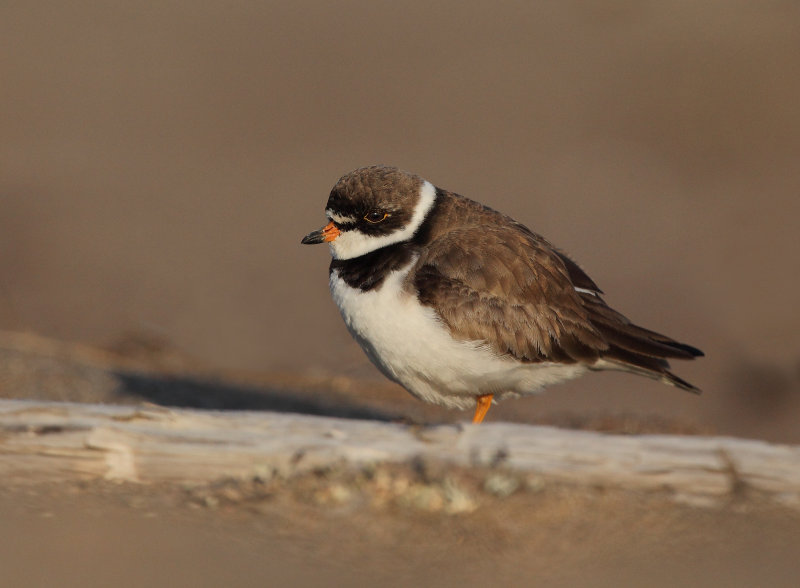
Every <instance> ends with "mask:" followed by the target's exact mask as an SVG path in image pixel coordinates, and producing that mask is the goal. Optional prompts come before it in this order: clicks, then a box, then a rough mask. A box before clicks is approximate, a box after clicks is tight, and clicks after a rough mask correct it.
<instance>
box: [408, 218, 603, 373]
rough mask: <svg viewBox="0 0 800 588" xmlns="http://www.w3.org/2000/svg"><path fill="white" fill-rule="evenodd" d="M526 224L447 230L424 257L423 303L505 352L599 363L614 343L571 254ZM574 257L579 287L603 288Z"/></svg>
mask: <svg viewBox="0 0 800 588" xmlns="http://www.w3.org/2000/svg"><path fill="white" fill-rule="evenodd" d="M520 228H521V227H519V226H517V225H503V226H499V227H489V226H484V227H480V228H477V227H470V228H465V229H460V230H455V231H450V232H448V233H446V234H444V235H441V236H440V237H439V238H438V239H436V241H435V244H434V245H433V246H432V247H429V248H427V249H426V250H425V252H424V253H423V254H422V256H421V257H420V259H419V260H418V262H417V267H416V272H415V278H414V287H415V288H416V290H417V292H418V294H419V297H420V299H421V301H422V303H423V304H426V305H429V306H431V307H433V308H434V309H435V310H436V312H437V313H438V315H439V317H440V318H441V319H442V321H443V322H444V323H445V324H446V325H447V326H448V328H449V329H450V332H451V333H452V334H453V336H454V337H456V338H457V339H460V340H466V341H481V342H485V344H487V345H489V346H490V347H491V348H492V349H494V350H495V351H496V352H498V353H500V354H508V355H511V356H513V357H515V358H517V359H520V360H522V361H529V362H542V361H562V362H576V361H588V362H589V363H591V362H593V361H594V360H595V359H596V358H598V357H599V356H600V355H602V353H603V352H604V351H606V350H607V349H608V347H609V345H608V343H607V342H606V340H605V338H604V337H603V336H602V334H601V333H600V332H599V331H598V329H597V328H596V327H595V326H594V325H593V324H592V322H591V321H590V319H589V314H588V312H587V310H586V308H585V306H584V303H583V301H582V300H581V297H580V296H579V294H578V292H576V291H575V284H573V281H572V280H571V279H570V270H568V268H567V265H566V264H565V262H564V258H563V257H562V255H561V254H559V253H557V252H556V251H555V250H554V249H553V248H552V247H551V246H550V245H549V243H547V242H546V241H545V240H544V239H542V238H541V237H539V236H538V235H535V234H534V233H531V232H528V231H520V230H519V229H520ZM567 259H568V258H567ZM568 261H569V263H570V264H571V265H572V266H574V268H573V269H572V272H573V273H575V274H576V276H578V279H579V281H580V283H581V285H580V286H578V287H586V288H587V289H595V290H596V289H597V287H596V286H595V285H594V282H592V281H591V280H590V279H589V278H588V276H586V275H585V274H584V273H583V272H582V271H581V270H580V269H579V268H578V267H577V265H575V264H574V263H573V262H572V261H571V260H568ZM578 272H579V273H578Z"/></svg>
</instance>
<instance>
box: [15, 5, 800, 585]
mask: <svg viewBox="0 0 800 588" xmlns="http://www.w3.org/2000/svg"><path fill="white" fill-rule="evenodd" d="M799 55H800V6H799V5H797V4H796V3H791V2H773V3H766V4H765V3H760V4H758V5H757V6H756V5H754V4H753V3H751V2H745V1H743V0H733V1H731V0H725V1H723V0H702V1H698V2H684V1H676V2H669V3H643V2H636V1H630V0H620V1H613V2H600V3H586V2H571V1H566V2H560V3H522V4H520V3H503V2H501V3H482V2H461V3H458V4H457V5H456V4H452V5H447V4H437V3H433V4H432V3H430V2H408V3H403V5H402V7H401V6H400V5H394V4H380V3H374V2H366V1H360V0H355V1H351V2H345V3H322V2H316V1H309V2H302V3H285V2H259V3H248V2H218V1H212V0H208V1H204V2H192V3H186V2H171V3H161V4H158V5H144V4H141V5H140V4H136V3H133V4H127V5H124V6H123V5H118V6H117V5H114V6H111V5H108V4H107V3H103V2H96V1H94V0H85V1H81V2H72V3H61V4H59V3H52V2H36V1H32V2H25V3H3V4H2V5H0V79H2V80H3V82H2V88H3V89H2V92H0V128H2V132H0V205H1V206H2V214H0V329H3V330H4V331H13V332H16V333H20V332H24V333H39V334H42V335H45V336H48V337H53V338H56V339H60V340H63V341H81V342H83V343H86V344H88V345H89V346H90V347H89V348H86V349H83V350H82V351H80V352H79V353H78V355H79V356H80V358H78V359H76V356H75V353H77V352H76V351H75V348H74V347H73V346H71V345H70V346H68V350H66V351H64V350H61V351H59V350H58V349H59V347H58V345H56V346H55V347H56V350H55V352H53V348H52V347H48V349H49V351H48V350H46V349H42V347H41V346H42V345H44V346H45V347H47V346H48V345H49V344H45V343H42V341H39V340H36V341H34V342H33V343H30V341H29V343H28V344H26V343H24V342H23V343H20V339H19V336H18V335H16V334H15V335H13V336H10V339H9V340H8V341H10V342H8V344H4V346H3V352H2V353H0V394H2V395H4V396H8V397H20V398H42V399H56V400H58V399H61V400H75V401H85V402H126V403H135V402H153V403H156V404H166V405H174V406H194V407H207V408H221V409H225V408H245V409H252V410H281V411H299V412H306V413H311V414H332V415H338V416H348V417H352V418H377V419H383V420H396V419H405V420H409V421H412V422H446V421H452V420H464V419H466V418H468V417H467V416H466V415H464V414H463V413H452V412H448V411H443V410H439V409H436V408H431V407H426V406H424V405H421V404H420V403H418V402H417V401H415V400H413V399H412V398H410V397H409V396H408V395H407V394H406V393H405V392H404V391H402V390H400V389H399V388H398V387H396V386H393V385H391V384H389V383H386V382H385V381H383V380H382V379H381V378H380V377H379V376H378V375H377V373H376V372H375V370H374V369H373V368H372V367H371V366H370V365H369V364H368V362H367V361H366V359H365V358H364V357H363V354H362V353H361V351H360V350H359V349H358V348H357V346H356V345H355V344H354V343H353V342H352V341H351V340H350V337H349V335H348V334H347V332H346V330H345V329H344V327H343V325H342V324H341V320H340V318H339V316H338V313H337V312H336V309H335V307H334V306H333V304H332V303H331V301H330V297H329V294H328V292H327V284H326V266H327V263H328V254H327V252H326V251H325V250H324V248H316V249H312V248H307V247H301V246H300V245H299V240H300V238H301V237H302V236H303V235H304V234H306V233H307V232H308V231H309V230H311V229H314V228H317V227H319V226H320V225H321V224H322V223H323V206H324V202H325V199H326V197H327V193H328V191H329V189H330V187H331V185H332V184H333V183H334V182H335V180H336V179H337V178H338V177H339V176H340V175H341V174H343V173H344V172H346V171H348V170H350V169H353V168H355V167H358V166H360V165H365V164H370V163H389V164H395V165H399V166H401V167H403V168H406V169H409V170H411V171H414V172H417V173H420V174H422V175H424V176H426V177H427V178H428V179H430V180H431V181H433V182H434V183H436V184H438V185H441V186H442V187H445V188H448V189H452V190H455V191H458V192H460V193H463V194H465V195H467V196H470V197H473V198H475V199H478V200H481V201H483V202H485V203H487V204H489V205H491V206H493V207H495V208H497V209H500V210H502V211H504V212H507V213H509V214H511V215H512V216H514V217H515V218H517V219H518V220H520V221H522V222H524V223H525V224H528V225H529V226H531V227H532V228H534V229H535V230H537V231H540V232H542V233H543V234H544V235H546V236H547V237H548V238H550V239H551V240H552V241H553V242H555V243H556V244H557V245H559V246H561V247H562V248H564V249H565V250H566V251H567V252H569V253H570V254H571V255H572V256H574V257H575V258H576V259H577V260H578V261H579V262H580V263H581V264H582V266H583V267H584V268H585V269H586V270H587V271H588V273H589V274H590V275H591V276H592V277H593V278H594V279H595V280H596V281H597V282H598V284H599V285H600V286H601V287H602V288H603V290H604V291H605V292H606V293H607V300H608V301H609V302H610V303H611V305H612V306H614V307H617V308H619V309H620V310H621V311H623V312H624V313H625V314H627V315H628V316H630V317H631V318H632V319H633V320H635V321H637V322H640V323H642V324H643V325H645V326H647V327H651V328H654V329H656V330H662V331H665V332H667V333H668V334H670V335H673V336H675V337H677V338H679V339H681V340H685V341H686V342H688V343H691V344H693V345H696V346H698V347H700V348H702V349H703V350H704V351H706V353H707V357H706V358H704V359H702V360H700V361H697V362H694V363H691V364H682V365H679V366H676V371H677V372H678V373H679V374H680V375H681V376H682V377H685V378H686V379H688V380H689V381H691V382H693V383H696V384H697V385H699V386H700V387H702V388H703V389H704V391H705V394H704V395H703V396H701V397H694V396H691V395H688V394H683V393H681V392H679V391H677V390H672V389H669V388H666V387H664V386H662V385H660V384H658V383H655V382H649V381H645V380H643V379H639V378H634V377H630V376H625V375H620V374H600V375H595V376H592V377H589V378H584V379H583V380H580V381H577V382H574V383H571V384H569V385H565V386H561V387H558V388H554V389H552V390H551V391H549V392H548V393H547V394H545V395H543V396H542V397H540V398H535V399H533V398H531V399H525V400H521V401H517V402H508V403H504V404H502V405H500V406H498V407H496V408H493V409H492V412H491V413H490V415H489V418H490V419H496V420H511V421H518V422H529V423H533V422H546V423H555V424H559V425H561V426H568V427H579V428H593V429H601V430H608V431H614V432H627V433H636V432H655V431H658V432H673V433H688V434H694V433H717V434H726V435H736V436H742V437H753V438H761V439H766V440H770V441H773V442H784V443H800V427H798V426H797V423H798V422H800V313H798V312H797V292H798V289H800V283H798V280H800V278H799V277H798V276H800V272H798V271H797V268H798V267H800V261H799V260H798V247H797V235H796V233H797V231H796V219H797V218H800V199H798V197H797V195H798V194H800V166H798V165H797V161H798V159H800V109H798V108H797V104H798V103H800V77H798V76H797V75H795V73H796V72H797V69H798V63H800V62H799V61H798V59H800V58H798V56H799ZM34 339H35V337H34ZM11 340H13V341H11ZM4 341H6V339H4ZM26 345H28V346H27V347H26ZM108 352H112V353H113V354H114V358H113V361H111V363H108V362H109V358H108V356H107V355H104V354H105V353H108ZM187 358H192V359H191V360H189V359H187ZM212 502H213V501H212ZM195 503H196V501H195V500H193V499H192V498H191V497H188V498H187V496H186V495H185V493H183V492H182V491H181V490H180V489H175V488H162V489H148V488H137V487H116V486H110V487H105V486H103V487H94V486H91V487H72V486H64V487H52V488H36V489H27V490H26V489H20V488H5V487H3V486H2V484H0V517H2V521H3V530H4V533H3V534H2V537H0V541H2V548H0V564H1V565H0V568H2V570H3V577H4V579H5V578H11V579H13V580H14V582H11V583H15V584H16V585H30V586H39V585H43V584H46V585H53V584H54V583H55V584H58V585H78V584H80V585H86V580H87V579H88V580H90V581H92V582H93V583H94V584H96V585H107V584H110V583H113V584H116V585H142V584H153V585H167V584H169V585H187V586H188V585H192V586H197V585H209V586H211V585H221V584H232V585H249V584H254V585H255V584H258V585H264V584H268V585H270V584H274V585H279V584H281V583H290V582H292V583H299V584H302V583H306V584H320V583H322V582H324V583H325V584H326V585H335V584H337V583H338V584H340V585H348V584H352V583H353V582H354V581H355V580H358V579H366V580H367V581H368V583H374V584H384V585H391V584H392V583H394V584H396V585H407V584H440V585H448V584H450V585H455V584H459V585H481V584H486V583H489V582H490V581H493V580H497V579H501V580H503V581H504V582H505V583H506V584H508V585H515V584H516V585H530V584H531V583H534V582H535V583H536V584H537V585H547V584H548V583H549V584H552V585H592V586H602V585H609V586H612V585H613V586H619V585H625V584H632V585H642V584H645V583H646V584H647V585H659V583H661V585H667V584H669V585H674V584H675V583H680V584H683V585H703V586H707V585H730V586H737V585H739V586H752V585H772V586H781V585H787V586H788V585H790V583H789V580H787V578H789V579H791V578H796V577H797V575H798V566H797V563H796V562H797V561H800V558H798V551H797V549H798V543H799V542H798V541H797V540H796V537H798V536H800V533H799V532H798V528H797V520H796V518H794V516H793V515H790V514H789V513H787V512H784V511H780V510H775V509H769V508H766V507H763V506H759V505H758V504H757V502H756V503H751V502H749V501H746V502H745V503H744V504H739V505H730V506H729V507H725V508H722V509H720V510H714V511H709V510H693V509H690V508H688V507H677V506H670V505H668V504H666V503H663V502H661V501H659V500H657V499H656V498H653V497H641V496H629V495H616V494H602V495H587V494H582V493H577V494H576V493H574V492H571V491H568V490H564V491H563V492H562V491H557V490H547V491H546V492H544V493H539V494H535V495H534V494H528V493H522V494H520V495H514V496H511V497H510V498H508V499H504V500H499V499H498V500H496V501H495V503H493V504H489V505H488V506H487V507H486V508H481V509H479V510H478V511H476V512H475V513H471V514H469V515H463V516H457V517H449V516H441V515H440V514H437V515H435V516H434V515H431V514H429V513H428V514H425V513H419V512H416V511H413V512H412V511H408V510H403V509H385V510H379V511H373V510H369V509H366V510H359V509H355V510H350V511H348V510H346V509H345V510H344V511H341V509H336V508H327V507H324V506H321V505H319V504H316V503H313V501H311V502H309V501H308V500H305V499H304V498H303V496H302V494H300V495H296V496H294V497H287V498H285V499H280V498H278V499H275V500H272V501H268V502H267V503H266V504H265V505H262V506H259V507H258V508H255V509H254V508H252V507H251V505H248V504H244V503H242V502H241V501H238V502H237V501H234V502H233V503H231V504H227V505H224V504H223V505H221V506H217V507H212V506H208V505H205V503H203V505H200V506H198V505H196V504H195ZM193 505H194V506H193ZM272 580H274V582H273V581H272ZM673 580H674V581H673ZM9 582H10V580H9ZM792 585H793V584H792Z"/></svg>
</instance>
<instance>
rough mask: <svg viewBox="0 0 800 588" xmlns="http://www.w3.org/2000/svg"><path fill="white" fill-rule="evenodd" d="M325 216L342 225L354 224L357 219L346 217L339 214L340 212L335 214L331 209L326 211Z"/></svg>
mask: <svg viewBox="0 0 800 588" xmlns="http://www.w3.org/2000/svg"><path fill="white" fill-rule="evenodd" d="M325 216H327V217H328V218H329V219H331V220H332V221H333V222H335V223H339V224H340V225H346V224H352V223H354V222H356V217H354V216H345V215H343V214H339V213H338V212H333V211H332V210H331V209H330V208H326V209H325Z"/></svg>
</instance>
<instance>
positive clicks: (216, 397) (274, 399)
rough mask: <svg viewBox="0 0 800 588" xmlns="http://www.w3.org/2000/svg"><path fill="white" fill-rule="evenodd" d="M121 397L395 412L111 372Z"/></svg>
mask: <svg viewBox="0 0 800 588" xmlns="http://www.w3.org/2000/svg"><path fill="white" fill-rule="evenodd" d="M114 375H115V376H116V378H117V380H118V381H119V387H118V389H117V392H116V393H117V395H118V396H119V397H120V399H121V400H128V401H130V400H132V399H137V400H142V401H146V402H152V403H153V404H158V405H161V406H172V407H179V408H199V409H206V410H267V411H274V412H288V413H301V414H309V415H317V416H329V417H338V418H349V419H362V420H378V421H392V420H396V419H397V415H394V414H388V413H386V412H384V411H380V410H376V409H373V408H369V407H366V406H358V405H354V404H352V403H348V402H347V401H346V400H342V399H340V398H337V399H335V400H331V399H327V398H324V397H319V398H314V397H309V396H307V395H305V394H300V393H296V392H292V391H289V390H280V389H273V388H258V387H248V386H242V385H238V384H237V385H234V384H231V383H229V382H222V381H214V380H201V379H195V378H190V377H185V376H159V375H153V374H142V373H136V372H126V371H115V372H114Z"/></svg>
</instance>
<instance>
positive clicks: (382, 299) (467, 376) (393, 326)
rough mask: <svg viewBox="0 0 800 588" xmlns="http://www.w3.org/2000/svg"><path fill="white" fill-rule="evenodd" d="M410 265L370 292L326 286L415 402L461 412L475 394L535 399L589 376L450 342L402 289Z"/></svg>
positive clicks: (430, 313) (335, 279) (365, 344)
mask: <svg viewBox="0 0 800 588" xmlns="http://www.w3.org/2000/svg"><path fill="white" fill-rule="evenodd" d="M412 265H413V263H412V264H409V265H408V266H406V267H405V268H403V269H402V270H399V271H396V272H392V273H391V274H389V275H388V276H387V277H386V279H385V281H384V282H383V284H382V285H381V286H380V287H378V288H376V289H374V290H370V291H367V292H362V291H361V290H359V289H358V288H351V287H350V286H348V285H347V284H346V283H345V281H344V280H342V279H341V278H339V276H338V274H337V273H336V271H333V272H332V273H331V277H330V287H331V293H332V294H333V299H334V301H335V302H336V304H337V305H338V307H339V310H340V311H341V313H342V317H343V318H344V322H345V324H346V325H347V328H348V329H349V330H350V333H351V334H352V335H353V337H354V338H355V340H356V341H357V342H358V343H359V345H361V347H362V349H364V352H365V353H366V354H367V356H368V357H369V358H370V360H371V361H372V362H373V363H374V364H375V365H376V366H377V367H378V369H380V370H381V371H382V372H383V373H384V374H385V375H386V376H387V377H388V378H389V379H391V380H394V381H395V382H397V383H399V384H401V385H402V386H403V387H405V388H406V389H407V390H408V391H409V392H411V393H412V394H413V395H414V396H417V397H418V398H420V399H422V400H425V401H427V402H432V403H435V404H441V405H444V406H449V407H459V408H466V407H472V406H474V405H475V397H476V396H478V395H480V394H495V395H496V397H497V398H502V397H503V396H509V395H511V396H515V395H518V394H532V393H536V392H538V391H539V390H541V388H542V387H544V386H546V385H548V384H553V383H556V382H561V381H564V380H568V379H572V378H575V377H577V376H580V375H581V374H583V373H585V372H586V371H587V368H585V367H583V366H581V365H578V364H573V365H559V364H553V363H522V362H519V361H517V360H515V359H513V358H511V357H507V356H499V355H497V354H496V353H494V352H493V351H491V350H490V349H488V348H487V347H486V346H485V345H482V344H481V343H479V342H470V341H456V340H454V339H453V338H452V337H451V336H450V333H449V331H448V329H447V327H446V326H445V325H444V324H442V322H441V321H440V320H439V318H438V317H437V315H436V312H435V311H434V310H433V309H432V308H430V307H427V306H423V305H421V304H420V303H419V302H418V300H417V298H416V297H415V296H413V295H411V294H408V293H407V292H405V291H404V290H403V288H402V284H403V280H404V278H405V276H406V275H407V274H408V271H409V270H410V268H411V266H412Z"/></svg>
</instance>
